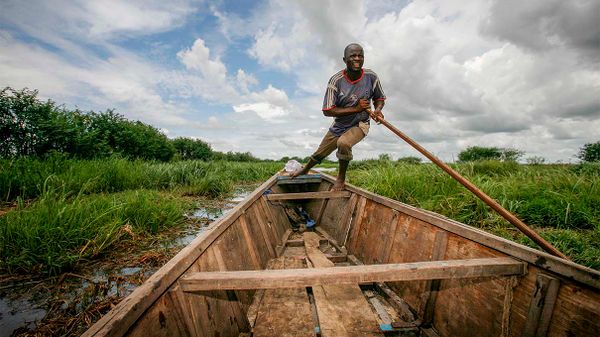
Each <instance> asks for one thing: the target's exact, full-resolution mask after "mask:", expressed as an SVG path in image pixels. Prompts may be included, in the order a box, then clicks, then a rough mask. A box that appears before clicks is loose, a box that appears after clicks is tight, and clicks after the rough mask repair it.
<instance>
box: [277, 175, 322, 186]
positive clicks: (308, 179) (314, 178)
mask: <svg viewBox="0 0 600 337" xmlns="http://www.w3.org/2000/svg"><path fill="white" fill-rule="evenodd" d="M321 181H323V179H322V178H321V175H320V174H305V175H301V176H297V177H296V178H293V179H292V178H290V177H288V176H278V177H277V185H301V184H302V185H303V184H318V183H320V182H321Z"/></svg>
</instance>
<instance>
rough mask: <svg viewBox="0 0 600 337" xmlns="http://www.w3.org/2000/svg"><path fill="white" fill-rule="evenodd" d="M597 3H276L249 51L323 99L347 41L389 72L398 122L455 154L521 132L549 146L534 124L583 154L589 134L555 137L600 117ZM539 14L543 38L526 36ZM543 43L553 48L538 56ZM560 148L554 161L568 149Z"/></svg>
mask: <svg viewBox="0 0 600 337" xmlns="http://www.w3.org/2000/svg"><path fill="white" fill-rule="evenodd" d="M509 2H510V1H509ZM591 3H592V2H589V1H588V2H584V1H575V2H573V3H568V4H567V3H563V2H559V1H550V2H545V1H532V2H528V3H527V4H521V3H516V2H514V3H513V2H510V3H507V2H505V1H490V2H486V1H458V0H453V1H443V2H439V1H427V0H424V1H413V2H410V3H408V4H406V2H404V1H397V2H394V1H386V2H384V3H381V4H380V6H381V8H386V9H387V10H388V11H390V8H395V7H396V8H395V9H396V10H395V11H394V10H391V12H390V13H388V14H381V13H380V14H377V15H374V14H373V12H372V11H369V10H367V11H366V12H365V6H364V5H363V3H362V2H360V1H350V2H348V3H347V6H344V7H343V8H342V7H340V6H339V5H338V4H336V3H335V2H334V1H324V2H319V3H318V4H312V3H309V4H307V3H302V4H299V3H294V4H288V5H289V6H288V7H289V8H291V9H294V10H290V11H286V12H285V14H283V15H281V17H277V16H276V15H274V14H272V13H269V12H268V10H271V11H273V12H277V13H281V8H280V7H281V3H280V2H278V1H271V2H269V7H268V10H267V12H266V14H265V15H266V16H267V17H269V18H275V19H274V20H270V21H268V26H264V27H263V29H262V30H260V31H259V32H258V33H257V34H256V35H255V36H254V38H255V43H254V45H253V46H252V48H251V49H250V52H251V55H252V56H253V57H255V58H256V59H257V60H258V61H259V62H260V63H261V64H265V65H268V66H271V67H276V68H278V69H281V70H283V71H286V72H290V73H292V74H294V75H295V76H296V78H297V81H298V86H299V87H300V88H302V89H303V90H305V91H306V92H307V93H310V94H313V95H315V96H317V97H318V96H320V95H322V93H321V92H322V91H324V87H325V83H326V80H327V78H328V77H329V76H330V75H331V74H333V72H334V71H335V70H336V69H339V68H341V67H343V64H342V63H341V53H342V50H343V47H344V46H345V44H347V43H349V42H354V41H358V42H359V43H362V44H363V46H364V47H365V67H369V68H372V69H373V70H375V71H376V72H377V73H378V74H379V75H380V77H381V79H382V83H383V87H384V90H385V91H386V94H387V96H388V101H387V105H386V108H385V109H384V110H385V111H387V117H388V119H389V120H390V121H392V122H394V123H401V125H402V126H403V127H404V128H405V130H407V131H408V132H409V133H410V132H411V131H413V130H417V132H415V133H416V137H415V138H417V140H418V141H422V142H424V144H425V145H427V146H431V147H432V148H433V149H434V150H435V149H439V151H440V152H441V153H443V155H444V157H445V159H451V157H452V156H453V154H452V153H454V156H455V154H456V153H458V152H459V151H460V150H461V149H462V148H461V146H464V145H467V144H468V145H498V146H505V145H506V144H509V143H511V141H509V140H515V139H518V140H520V141H519V142H516V143H515V146H516V147H519V146H520V145H522V144H527V145H528V146H529V150H530V151H533V152H537V151H538V149H542V148H547V147H546V146H545V145H546V144H548V138H544V137H542V138H539V139H538V138H535V137H534V136H533V134H532V133H531V131H532V130H533V128H534V127H537V128H538V129H539V128H541V129H540V130H554V133H555V134H553V133H552V132H546V135H549V137H550V138H552V139H554V143H555V148H556V147H560V146H563V145H564V146H567V147H569V148H570V151H572V152H575V151H576V147H577V146H581V144H582V143H583V138H584V136H583V135H580V136H578V137H577V138H578V142H579V145H577V141H573V142H569V143H565V144H560V140H559V139H558V138H553V137H559V136H558V135H559V134H561V133H560V132H558V131H557V130H560V129H561V128H557V127H556V126H557V125H559V124H560V123H577V121H578V120H580V119H587V120H592V121H597V120H598V118H599V117H600V102H599V100H598V98H597V95H598V92H600V71H599V68H598V67H597V66H594V64H593V62H592V63H590V62H591V61H590V60H589V58H586V57H589V55H590V53H589V51H590V50H592V49H594V48H597V47H598V43H597V42H598V36H600V34H599V33H598V30H599V29H600V28H598V27H600V26H598V25H597V24H595V25H594V27H591V26H592V24H591V22H594V21H593V20H592V19H591V18H592V17H593V16H594V15H593V14H592V13H594V8H595V7H597V4H596V5H592V4H591ZM367 5H368V4H367ZM404 5H406V6H405V7H402V6H404ZM586 8H587V11H586ZM334 9H335V10H334ZM290 13H293V14H290ZM298 13H300V14H298ZM531 13H538V14H540V16H541V19H539V16H533V17H535V18H537V19H536V20H534V21H532V22H529V23H528V24H529V25H530V26H528V27H530V28H527V29H529V30H530V31H532V32H536V34H533V36H527V38H528V39H533V41H530V40H523V39H520V37H522V36H521V35H518V34H521V33H519V31H520V29H521V28H520V27H523V25H524V24H526V18H528V17H530V16H531V15H530V14H531ZM595 13H597V10H596V11H595ZM346 17H347V18H352V20H343V18H346ZM508 17H512V19H509V18H508ZM578 19H580V21H578ZM590 20H592V21H590ZM507 23H511V24H507ZM527 29H526V30H527ZM482 31H485V34H482V33H481V32H482ZM513 33H514V34H513ZM307 35H308V36H309V37H308V38H307ZM492 35H493V36H494V37H496V36H497V37H499V38H500V39H497V38H494V37H492ZM536 43H539V44H540V45H544V46H546V47H547V46H550V47H552V48H551V49H548V48H545V50H544V51H543V52H537V51H536V48H535V47H536V46H537V45H536ZM594 46H595V47H594ZM538 49H539V48H538ZM581 55H583V56H582V57H584V58H583V59H582V58H581V57H580V56H581ZM596 55H597V54H596ZM307 83H309V84H307ZM551 116H555V117H560V118H546V117H551ZM456 130H458V131H456ZM490 134H495V135H496V136H493V137H490ZM562 135H563V136H562V137H564V132H563V133H562ZM484 136H487V137H484ZM444 138H446V139H456V141H453V142H452V141H447V142H445V143H444V142H443V140H444ZM490 140H491V141H492V143H490ZM365 141H366V142H367V144H368V145H369V146H372V148H373V149H384V148H393V146H389V144H394V143H395V142H396V140H395V138H394V137H393V136H390V135H389V134H386V133H385V132H384V133H379V132H372V134H371V135H369V137H368V138H367V140H365ZM440 141H442V143H440ZM477 142H480V143H479V144H477ZM493 142H497V144H494V143H493ZM559 144H560V145H559ZM367 152H368V151H367ZM549 153H552V154H551V155H549V157H550V158H549V159H551V160H555V159H557V158H558V156H559V155H558V151H549ZM364 155H365V154H364V153H362V154H360V153H359V156H358V157H361V156H364ZM366 155H367V156H372V154H371V153H368V154H366Z"/></svg>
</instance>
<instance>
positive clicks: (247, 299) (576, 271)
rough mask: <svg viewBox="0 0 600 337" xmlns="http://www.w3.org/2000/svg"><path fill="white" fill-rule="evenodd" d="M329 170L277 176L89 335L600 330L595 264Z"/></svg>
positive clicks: (495, 333)
mask: <svg viewBox="0 0 600 337" xmlns="http://www.w3.org/2000/svg"><path fill="white" fill-rule="evenodd" d="M333 179H334V178H333V177H331V176H328V175H325V174H312V175H307V176H301V177H299V178H296V179H293V180H291V179H289V178H287V177H282V176H280V175H274V176H273V177H271V178H270V179H269V180H268V181H266V182H265V183H263V184H262V185H261V186H260V187H259V188H258V189H256V190H255V191H254V192H253V193H252V194H250V195H249V196H248V197H247V198H246V199H245V200H244V201H242V202H241V203H240V204H238V205H237V206H236V207H235V208H234V209H233V210H232V211H230V212H229V213H228V214H227V215H225V216H223V217H222V218H220V219H218V220H216V221H215V222H214V223H213V224H212V225H211V227H210V228H209V229H208V230H207V231H206V232H204V233H203V234H201V235H200V236H199V237H198V238H196V239H195V240H194V241H193V242H192V243H191V244H190V245H189V246H187V247H185V248H184V249H183V250H181V252H180V253H179V254H177V256H175V257H174V258H173V259H172V260H170V261H169V262H168V263H167V264H165V265H164V266H163V267H162V268H161V269H160V270H158V271H157V272H156V273H155V274H154V275H153V276H151V277H150V278H149V279H148V280H147V281H146V282H145V283H144V284H143V285H141V286H140V287H139V288H137V289H136V290H135V291H134V292H133V293H132V294H131V295H130V296H128V297H127V298H125V299H124V300H123V301H121V302H120V303H119V304H118V305H117V306H116V307H115V308H113V309H112V310H111V311H110V312H108V313H107V314H106V315H104V316H103V317H102V318H101V319H100V320H99V321H98V322H97V323H96V324H94V325H93V326H92V327H91V328H90V329H89V330H88V331H87V332H85V334H84V336H143V337H148V336H384V335H386V336H387V335H394V336H397V335H400V336H403V335H409V336H592V335H594V336H595V335H597V333H598V331H600V291H599V290H600V273H599V272H598V271H595V270H593V269H590V268H586V267H584V266H581V265H578V264H576V263H573V262H570V261H567V260H563V259H560V258H557V257H554V256H552V255H550V254H547V253H544V252H541V251H538V250H534V249H531V248H528V247H525V246H522V245H519V244H516V243H514V242H511V241H509V240H505V239H503V238H500V237H497V236H494V235H491V234H488V233H486V232H484V231H481V230H479V229H476V228H472V227H470V226H467V225H465V224H462V223H459V222H457V221H453V220H450V219H448V218H445V217H443V216H440V215H438V214H435V213H432V212H429V211H425V210H422V209H418V208H415V207H412V206H408V205H406V204H403V203H400V202H397V201H394V200H391V199H388V198H385V197H382V196H379V195H376V194H373V193H371V192H368V191H366V190H363V189H360V188H357V187H354V186H351V185H347V187H346V190H345V191H342V192H329V188H330V187H331V186H332V184H333V181H334V180H333ZM286 206H287V207H288V210H289V207H293V206H302V208H303V209H304V210H305V211H306V212H308V214H309V215H310V217H311V218H312V219H314V220H316V224H317V225H316V227H315V229H314V231H306V232H304V233H301V232H300V231H293V230H292V223H291V222H290V217H289V216H288V215H286V214H289V212H287V213H286Z"/></svg>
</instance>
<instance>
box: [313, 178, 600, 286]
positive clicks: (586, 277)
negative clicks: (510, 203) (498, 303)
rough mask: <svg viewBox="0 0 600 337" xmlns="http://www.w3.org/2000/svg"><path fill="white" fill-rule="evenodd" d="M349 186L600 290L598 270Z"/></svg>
mask: <svg viewBox="0 0 600 337" xmlns="http://www.w3.org/2000/svg"><path fill="white" fill-rule="evenodd" d="M319 174H320V175H321V177H322V178H323V179H324V180H327V181H329V182H330V183H332V184H333V183H335V179H336V178H335V177H333V176H330V175H328V174H326V173H323V172H319ZM346 189H347V190H348V191H351V192H353V193H356V194H358V195H361V196H363V197H365V198H367V199H369V200H372V201H375V202H378V203H380V204H382V205H384V206H387V207H390V208H392V209H394V210H397V211H400V212H403V213H405V214H407V215H409V216H412V217H414V218H417V219H419V220H422V221H425V222H427V223H429V224H431V225H433V226H436V227H438V228H440V229H442V230H444V231H447V232H450V233H453V234H456V235H458V236H460V237H463V238H465V239H467V240H470V241H474V242H476V243H479V244H481V245H483V246H485V247H488V248H492V249H494V250H497V251H499V252H502V253H504V254H507V255H509V256H512V257H514V258H517V259H520V260H522V261H525V262H528V263H530V264H532V265H534V266H536V267H538V268H541V269H544V270H547V271H549V272H552V273H555V274H557V275H560V276H562V277H565V278H567V279H569V280H572V281H577V282H579V283H582V284H584V285H586V286H590V287H592V288H594V289H596V290H600V271H597V270H595V269H592V268H589V267H586V266H583V265H581V264H578V263H575V262H573V261H569V260H565V259H562V258H560V257H557V256H554V255H551V254H549V253H546V252H544V251H541V250H537V249H534V248H531V247H527V246H525V245H522V244H519V243H516V242H514V241H511V240H508V239H505V238H502V237H500V236H496V235H493V234H490V233H487V232H485V231H483V230H481V229H479V228H475V227H471V226H469V225H467V224H464V223H462V222H459V221H456V220H453V219H450V218H447V217H445V216H443V215H440V214H438V213H435V212H432V211H428V210H424V209H420V208H417V207H414V206H411V205H408V204H405V203H402V202H400V201H398V200H394V199H391V198H388V197H384V196H382V195H379V194H376V193H373V192H370V191H367V190H365V189H362V188H360V187H357V186H354V185H351V184H348V183H346Z"/></svg>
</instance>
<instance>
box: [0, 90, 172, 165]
mask: <svg viewBox="0 0 600 337" xmlns="http://www.w3.org/2000/svg"><path fill="white" fill-rule="evenodd" d="M37 94H38V92H37V91H35V90H28V89H23V90H21V91H17V90H14V89H12V88H9V87H7V88H4V89H3V90H2V91H1V92H0V157H1V158H14V157H22V156H37V157H44V156H47V155H48V154H49V153H51V152H59V153H65V154H68V155H70V156H72V157H76V158H98V157H108V156H111V155H113V154H117V153H118V154H121V155H123V156H125V157H130V158H142V159H156V160H161V161H168V160H170V159H171V158H172V157H173V155H174V153H175V148H174V147H173V145H172V144H171V143H170V142H169V141H168V139H167V137H166V136H165V135H164V134H162V133H161V132H159V131H158V130H157V129H156V128H154V127H152V126H150V125H147V124H144V123H142V122H139V121H137V122H133V121H129V120H127V119H125V118H124V117H123V116H121V115H119V114H116V113H114V111H112V110H107V111H106V112H102V113H94V112H89V113H84V112H81V111H79V110H73V111H71V110H67V109H64V108H61V107H59V106H57V105H56V104H55V103H54V102H52V101H50V100H49V101H46V102H42V101H40V100H39V99H38V98H37Z"/></svg>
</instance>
